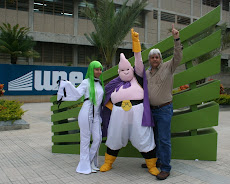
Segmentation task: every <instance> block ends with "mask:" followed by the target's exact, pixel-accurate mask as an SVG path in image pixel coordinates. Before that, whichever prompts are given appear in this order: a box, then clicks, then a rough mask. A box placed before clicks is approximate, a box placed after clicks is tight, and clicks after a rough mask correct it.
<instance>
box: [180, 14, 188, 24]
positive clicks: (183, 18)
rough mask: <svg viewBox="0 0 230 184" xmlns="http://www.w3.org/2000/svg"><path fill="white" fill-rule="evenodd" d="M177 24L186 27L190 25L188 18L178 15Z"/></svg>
mask: <svg viewBox="0 0 230 184" xmlns="http://www.w3.org/2000/svg"><path fill="white" fill-rule="evenodd" d="M177 23H178V24H184V25H188V24H190V18H188V17H183V16H179V15H178V16H177Z"/></svg>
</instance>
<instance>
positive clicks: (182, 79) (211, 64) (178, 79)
mask: <svg viewBox="0 0 230 184" xmlns="http://www.w3.org/2000/svg"><path fill="white" fill-rule="evenodd" d="M220 60H221V56H220V55H219V56H216V57H214V58H212V59H209V60H207V61H205V62H203V63H201V64H199V65H197V66H194V67H192V68H189V69H188V70H185V71H183V72H181V73H178V74H176V75H175V76H174V84H173V88H176V87H179V86H182V85H185V84H189V83H192V82H196V81H198V80H201V79H204V78H206V77H209V76H211V75H215V74H217V73H219V72H220Z"/></svg>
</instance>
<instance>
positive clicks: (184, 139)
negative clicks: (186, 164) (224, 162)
mask: <svg viewBox="0 0 230 184" xmlns="http://www.w3.org/2000/svg"><path fill="white" fill-rule="evenodd" d="M171 141H172V158H174V159H186V160H195V159H199V160H212V161H215V160H216V154H217V132H216V131H215V130H214V129H213V128H210V129H202V130H199V131H198V133H197V135H194V136H190V135H189V133H187V134H186V133H181V134H178V135H176V136H173V137H172V139H171Z"/></svg>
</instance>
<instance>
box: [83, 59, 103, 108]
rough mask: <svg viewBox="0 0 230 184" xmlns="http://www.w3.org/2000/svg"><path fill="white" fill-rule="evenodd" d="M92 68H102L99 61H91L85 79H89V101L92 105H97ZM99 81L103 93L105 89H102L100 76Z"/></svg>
mask: <svg viewBox="0 0 230 184" xmlns="http://www.w3.org/2000/svg"><path fill="white" fill-rule="evenodd" d="M94 68H101V70H103V66H102V65H101V63H100V62H99V61H92V62H91V63H90V64H89V67H88V70H87V73H86V76H85V78H86V79H88V78H89V81H90V89H89V99H90V101H91V102H92V103H93V104H94V105H97V103H96V97H95V87H94ZM100 80H101V86H102V88H103V91H104V92H105V87H104V82H103V77H102V75H100Z"/></svg>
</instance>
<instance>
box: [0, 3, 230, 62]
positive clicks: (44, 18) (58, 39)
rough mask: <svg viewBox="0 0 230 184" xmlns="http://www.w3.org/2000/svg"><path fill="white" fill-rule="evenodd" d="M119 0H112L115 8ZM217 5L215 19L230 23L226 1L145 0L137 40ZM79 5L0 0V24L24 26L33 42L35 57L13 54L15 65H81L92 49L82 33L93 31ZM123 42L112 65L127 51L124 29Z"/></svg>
mask: <svg viewBox="0 0 230 184" xmlns="http://www.w3.org/2000/svg"><path fill="white" fill-rule="evenodd" d="M132 1H133V0H130V1H129V3H132ZM87 2H88V3H89V4H90V5H91V6H95V4H96V1H94V0H87ZM123 2H124V1H123V0H114V3H115V4H116V6H117V7H119V6H120V5H121V4H122V3H123ZM218 5H220V6H221V9H222V12H221V22H226V23H227V25H228V27H230V11H229V6H230V3H229V0H149V1H148V5H147V6H146V7H145V10H144V11H143V12H142V14H141V15H140V17H139V22H140V24H139V25H138V26H137V27H135V31H137V32H139V33H140V41H141V43H143V44H144V45H145V46H146V47H147V48H149V47H150V46H152V45H154V44H156V43H158V42H159V41H161V40H163V39H165V38H167V37H168V36H170V35H171V33H170V32H169V30H170V29H171V25H172V23H174V24H175V27H176V28H177V29H183V28H184V27H186V26H187V25H189V24H190V23H192V22H194V21H196V20H197V19H199V18H200V17H201V16H203V15H205V14H206V13H208V12H209V11H211V10H212V9H214V8H215V7H216V6H218ZM84 7H85V3H84V1H83V0H0V23H10V24H11V25H15V24H19V25H20V26H25V27H29V28H30V35H31V36H33V37H34V40H35V41H36V46H35V48H34V49H35V50H36V51H38V52H39V53H40V56H41V57H40V58H38V59H29V60H28V59H25V58H19V61H18V64H31V65H54V66H87V65H88V63H89V62H90V60H91V59H93V57H94V55H95V52H96V50H95V48H94V47H92V46H91V45H90V43H89V42H88V41H87V39H86V38H85V36H84V34H85V33H90V32H92V31H93V30H94V27H93V24H92V23H91V21H90V20H88V19H87V18H86V17H84V15H82V14H81V9H82V8H84ZM124 42H125V43H126V44H125V45H124V46H122V47H121V48H120V49H119V50H118V54H117V57H116V59H115V60H114V63H113V64H116V63H117V60H118V59H119V58H118V56H119V53H120V52H124V53H125V54H126V55H127V57H129V56H131V55H132V52H131V46H132V45H131V35H130V34H128V35H127V36H126V38H125V40H124ZM229 55H230V49H228V50H226V51H224V52H223V59H226V60H227V61H228V62H229V66H230V61H229V60H230V56H229ZM0 63H1V64H7V63H10V57H9V56H8V55H6V54H2V53H0Z"/></svg>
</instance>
